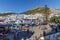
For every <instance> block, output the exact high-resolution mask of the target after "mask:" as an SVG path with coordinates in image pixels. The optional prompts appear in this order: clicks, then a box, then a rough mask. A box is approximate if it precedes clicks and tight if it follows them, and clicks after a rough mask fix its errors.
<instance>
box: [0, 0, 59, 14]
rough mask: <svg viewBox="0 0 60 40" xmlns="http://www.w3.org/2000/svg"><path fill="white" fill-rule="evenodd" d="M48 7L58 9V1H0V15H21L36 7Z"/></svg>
mask: <svg viewBox="0 0 60 40" xmlns="http://www.w3.org/2000/svg"><path fill="white" fill-rule="evenodd" d="M44 5H48V7H50V8H57V9H60V0H0V13H4V12H15V13H21V12H25V11H27V10H30V9H32V8H34V7H36V6H44Z"/></svg>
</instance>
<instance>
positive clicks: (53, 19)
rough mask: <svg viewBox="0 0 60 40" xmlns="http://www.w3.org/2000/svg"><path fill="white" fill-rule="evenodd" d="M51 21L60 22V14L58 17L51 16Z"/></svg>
mask: <svg viewBox="0 0 60 40" xmlns="http://www.w3.org/2000/svg"><path fill="white" fill-rule="evenodd" d="M50 21H51V22H55V23H60V16H58V17H56V16H54V17H51V18H50Z"/></svg>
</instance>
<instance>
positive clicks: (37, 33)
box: [30, 25, 51, 40]
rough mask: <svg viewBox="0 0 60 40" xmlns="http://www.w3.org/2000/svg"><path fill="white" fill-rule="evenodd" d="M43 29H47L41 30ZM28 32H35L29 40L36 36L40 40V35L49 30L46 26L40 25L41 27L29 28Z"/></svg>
mask: <svg viewBox="0 0 60 40" xmlns="http://www.w3.org/2000/svg"><path fill="white" fill-rule="evenodd" d="M39 27H40V28H39ZM44 27H46V28H47V29H45V30H42V29H43V28H44ZM30 30H31V31H34V32H35V33H34V34H33V35H32V36H31V38H30V39H31V40H33V39H34V37H35V36H37V37H38V38H39V40H40V36H41V35H40V34H43V31H46V32H49V31H51V28H50V27H49V26H48V25H41V26H37V27H33V28H32V29H31V28H30Z"/></svg>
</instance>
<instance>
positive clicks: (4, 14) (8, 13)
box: [0, 12, 15, 16]
mask: <svg viewBox="0 0 60 40" xmlns="http://www.w3.org/2000/svg"><path fill="white" fill-rule="evenodd" d="M12 14H15V13H14V12H5V13H0V16H6V15H12Z"/></svg>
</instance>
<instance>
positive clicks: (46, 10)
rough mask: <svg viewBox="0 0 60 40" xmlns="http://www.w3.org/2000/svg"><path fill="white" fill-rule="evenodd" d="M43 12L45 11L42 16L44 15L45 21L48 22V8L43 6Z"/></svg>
mask: <svg viewBox="0 0 60 40" xmlns="http://www.w3.org/2000/svg"><path fill="white" fill-rule="evenodd" d="M44 10H45V11H44V14H45V18H46V21H48V15H49V14H50V8H48V7H47V5H45V7H44Z"/></svg>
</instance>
